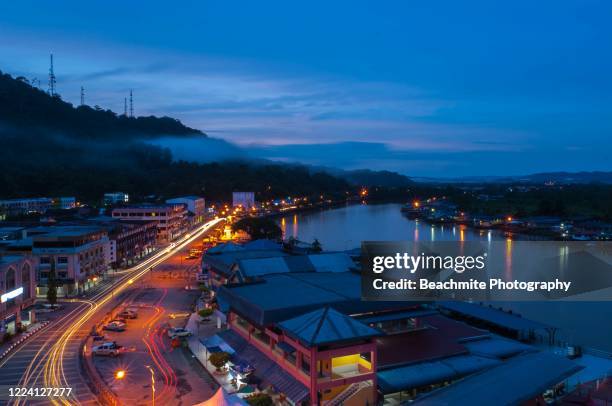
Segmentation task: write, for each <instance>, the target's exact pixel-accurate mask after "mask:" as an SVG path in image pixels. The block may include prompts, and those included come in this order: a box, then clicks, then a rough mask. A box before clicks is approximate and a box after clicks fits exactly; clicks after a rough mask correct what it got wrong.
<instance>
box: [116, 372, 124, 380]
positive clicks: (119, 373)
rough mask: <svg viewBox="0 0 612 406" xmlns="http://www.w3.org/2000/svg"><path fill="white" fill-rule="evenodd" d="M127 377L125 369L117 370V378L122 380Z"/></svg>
mask: <svg viewBox="0 0 612 406" xmlns="http://www.w3.org/2000/svg"><path fill="white" fill-rule="evenodd" d="M123 378H125V370H124V369H119V370H117V371H115V379H116V380H118V381H120V380H121V379H123Z"/></svg>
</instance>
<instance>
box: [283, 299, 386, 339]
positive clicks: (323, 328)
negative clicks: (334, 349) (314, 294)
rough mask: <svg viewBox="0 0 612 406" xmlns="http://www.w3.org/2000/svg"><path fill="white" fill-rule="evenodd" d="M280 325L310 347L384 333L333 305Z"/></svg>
mask: <svg viewBox="0 0 612 406" xmlns="http://www.w3.org/2000/svg"><path fill="white" fill-rule="evenodd" d="M278 327H279V328H280V329H282V330H283V331H285V333H287V334H288V335H290V336H292V337H294V338H296V339H298V340H299V341H301V342H302V343H304V344H305V345H306V346H308V347H312V346H315V345H321V344H328V343H335V342H341V341H350V340H356V339H360V338H368V337H374V336H379V335H382V333H381V332H380V331H378V330H376V329H373V328H372V327H369V326H367V325H365V324H363V323H361V322H359V321H357V320H355V319H353V318H352V317H349V316H346V315H344V314H342V313H340V312H338V311H336V310H334V309H332V308H331V307H325V308H323V309H318V310H315V311H313V312H310V313H306V314H303V315H301V316H298V317H295V318H293V319H289V320H285V321H282V322H280V323H278Z"/></svg>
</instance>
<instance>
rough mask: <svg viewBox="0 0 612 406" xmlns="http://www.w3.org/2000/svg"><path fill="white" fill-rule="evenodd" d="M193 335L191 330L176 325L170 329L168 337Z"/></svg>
mask: <svg viewBox="0 0 612 406" xmlns="http://www.w3.org/2000/svg"><path fill="white" fill-rule="evenodd" d="M190 335H191V332H190V331H187V330H185V329H184V328H182V327H175V328H170V329H168V337H170V338H176V337H189V336H190Z"/></svg>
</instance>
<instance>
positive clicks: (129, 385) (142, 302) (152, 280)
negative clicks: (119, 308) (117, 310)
mask: <svg viewBox="0 0 612 406" xmlns="http://www.w3.org/2000/svg"><path fill="white" fill-rule="evenodd" d="M170 266H173V265H170ZM170 272H173V271H170ZM174 275H176V274H174ZM186 286H188V282H187V280H186V279H184V278H182V277H173V275H172V274H168V270H164V269H159V270H155V271H154V272H153V273H152V274H151V275H150V276H149V277H145V278H144V280H143V281H142V286H141V287H139V292H138V294H137V295H136V297H135V298H134V299H133V301H132V303H131V304H130V305H129V308H130V309H134V310H137V313H138V317H137V318H136V319H127V320H125V322H126V330H125V331H121V332H115V331H104V339H103V340H98V341H97V342H96V343H95V345H99V344H102V343H104V342H112V341H116V342H117V344H118V345H120V346H122V348H121V353H120V355H118V356H117V357H110V356H95V357H94V363H95V366H96V368H97V369H98V371H99V372H100V375H101V376H102V377H103V379H104V380H105V381H106V382H107V383H108V385H109V386H110V387H111V388H112V389H113V391H114V392H115V393H116V394H117V395H118V396H119V398H120V399H121V401H122V402H124V403H125V404H132V405H141V404H142V405H145V404H150V403H151V398H152V392H153V388H152V382H151V379H152V378H153V379H154V383H155V401H156V403H157V404H168V405H172V404H176V405H178V404H194V403H198V402H201V401H203V400H205V399H207V398H208V397H210V396H211V395H212V394H213V393H214V388H215V386H216V384H215V383H214V381H213V380H212V378H211V377H210V376H209V375H208V373H207V372H206V371H205V370H204V369H203V368H202V367H201V365H200V364H199V363H198V362H197V360H195V358H193V357H192V355H191V353H190V352H189V350H188V349H187V348H184V347H182V346H181V345H180V344H181V340H180V339H179V340H176V341H177V342H175V344H179V346H178V347H174V346H173V343H172V340H171V339H170V338H169V337H168V334H167V332H168V329H169V328H172V327H184V325H185V324H186V322H187V317H188V315H189V314H190V312H191V309H192V305H193V303H194V302H195V301H196V300H197V298H198V297H199V294H200V293H199V291H198V290H189V289H186ZM120 371H121V372H120ZM143 388H144V389H145V390H143Z"/></svg>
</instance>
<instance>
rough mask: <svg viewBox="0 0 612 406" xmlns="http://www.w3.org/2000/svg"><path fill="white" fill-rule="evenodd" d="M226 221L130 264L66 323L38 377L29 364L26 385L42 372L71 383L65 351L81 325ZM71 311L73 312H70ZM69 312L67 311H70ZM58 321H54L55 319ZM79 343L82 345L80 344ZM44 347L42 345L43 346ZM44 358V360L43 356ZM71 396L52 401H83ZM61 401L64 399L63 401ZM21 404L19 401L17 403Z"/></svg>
mask: <svg viewBox="0 0 612 406" xmlns="http://www.w3.org/2000/svg"><path fill="white" fill-rule="evenodd" d="M223 221H225V219H224V218H219V219H215V220H212V221H209V222H207V223H206V224H204V225H202V226H201V228H200V229H199V230H197V231H195V232H192V233H189V234H187V235H186V236H185V237H183V239H181V240H180V241H179V242H175V243H172V244H170V247H167V248H163V249H162V250H160V251H159V252H158V253H156V254H154V255H153V256H151V257H150V258H148V259H146V260H144V261H143V262H141V263H139V264H138V265H136V266H134V267H132V268H130V269H129V270H128V272H126V274H125V276H122V277H120V279H119V281H118V282H117V283H113V284H112V285H110V286H108V287H106V288H105V289H103V290H102V291H101V292H99V293H98V294H96V295H95V296H94V297H93V298H92V300H91V301H89V303H90V307H89V309H87V310H86V311H85V313H84V314H81V315H80V317H78V318H76V320H74V323H73V324H72V325H70V326H68V327H67V329H66V331H64V333H63V334H62V335H61V336H60V338H59V339H58V340H57V342H56V343H55V344H53V346H52V348H51V351H50V353H49V354H48V356H47V357H46V360H45V362H44V365H43V367H42V370H41V371H39V372H38V374H37V375H36V378H35V379H34V380H31V375H30V371H31V369H32V367H33V365H34V360H32V362H31V363H30V365H29V366H28V373H27V374H26V375H24V377H23V379H22V381H23V382H22V385H23V386H32V385H31V383H30V382H36V381H37V380H38V379H39V377H40V375H41V374H42V375H43V380H44V386H45V387H56V388H60V387H70V385H69V382H68V381H67V379H66V376H65V373H64V367H63V363H64V358H65V357H64V355H65V351H66V346H67V345H68V341H69V340H70V339H71V338H73V337H74V336H75V335H76V334H77V333H78V332H79V330H80V329H81V327H82V326H83V325H84V324H85V323H86V322H87V321H89V320H90V319H91V318H92V317H93V316H94V315H95V314H96V312H97V311H98V310H99V309H100V308H102V307H103V306H104V305H106V304H107V303H108V302H109V301H110V300H112V299H113V298H114V297H115V294H119V293H121V292H122V291H124V290H125V289H127V288H128V287H130V286H131V285H133V283H134V282H135V281H137V280H138V279H140V278H141V277H142V276H144V275H145V274H146V273H147V272H149V269H151V268H152V267H155V266H157V265H159V264H161V263H163V262H164V261H166V260H168V259H169V258H171V257H172V256H173V255H175V254H176V253H178V252H180V251H181V250H182V249H183V248H185V247H186V246H188V245H189V244H191V243H192V242H194V241H195V240H197V239H198V238H200V237H201V236H202V234H204V233H206V232H207V231H209V230H210V229H211V228H213V227H215V226H216V225H217V224H219V223H221V222H223ZM70 314H72V313H70ZM67 316H68V315H67ZM54 324H55V323H54ZM79 347H80V346H79ZM41 350H42V348H41ZM41 361H42V360H41ZM38 366H40V363H39V364H37V367H38ZM70 397H71V399H72V400H73V402H74V403H71V402H69V400H68V399H66V398H64V397H61V398H59V399H52V400H51V402H52V403H53V404H54V405H59V404H63V405H71V404H80V403H79V400H78V399H77V398H76V394H71V396H70ZM60 402H61V403H60ZM15 404H16V405H19V401H17V402H16V403H15Z"/></svg>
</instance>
